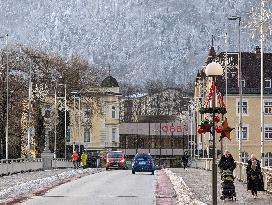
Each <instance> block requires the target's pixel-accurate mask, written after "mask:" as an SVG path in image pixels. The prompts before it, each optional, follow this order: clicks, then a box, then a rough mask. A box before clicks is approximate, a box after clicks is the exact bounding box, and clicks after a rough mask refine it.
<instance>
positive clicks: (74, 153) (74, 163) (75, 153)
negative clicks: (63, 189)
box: [72, 151, 78, 169]
mask: <svg viewBox="0 0 272 205" xmlns="http://www.w3.org/2000/svg"><path fill="white" fill-rule="evenodd" d="M72 160H73V165H74V168H75V169H77V168H78V166H77V160H78V153H77V152H76V151H74V152H73V154H72Z"/></svg>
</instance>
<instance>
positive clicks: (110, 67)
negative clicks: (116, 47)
mask: <svg viewBox="0 0 272 205" xmlns="http://www.w3.org/2000/svg"><path fill="white" fill-rule="evenodd" d="M110 75H111V67H110V64H109V76H110Z"/></svg>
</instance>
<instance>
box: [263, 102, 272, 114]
mask: <svg viewBox="0 0 272 205" xmlns="http://www.w3.org/2000/svg"><path fill="white" fill-rule="evenodd" d="M264 114H266V115H271V114H272V101H271V100H265V101H264Z"/></svg>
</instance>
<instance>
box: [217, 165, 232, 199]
mask: <svg viewBox="0 0 272 205" xmlns="http://www.w3.org/2000/svg"><path fill="white" fill-rule="evenodd" d="M221 187H222V195H221V197H220V199H222V200H225V199H227V198H228V199H231V200H233V199H234V200H235V201H236V192H235V186H234V176H233V172H232V171H230V170H229V169H227V170H223V171H222V172H221Z"/></svg>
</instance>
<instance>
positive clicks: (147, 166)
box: [132, 153, 156, 175]
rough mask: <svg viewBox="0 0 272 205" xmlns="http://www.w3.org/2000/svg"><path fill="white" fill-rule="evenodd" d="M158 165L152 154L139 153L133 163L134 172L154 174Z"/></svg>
mask: <svg viewBox="0 0 272 205" xmlns="http://www.w3.org/2000/svg"><path fill="white" fill-rule="evenodd" d="M155 169H156V166H155V164H154V160H153V158H152V156H151V155H150V154H139V153H137V154H136V155H135V157H134V159H133V163H132V174H135V172H151V173H152V175H154V171H155Z"/></svg>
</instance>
